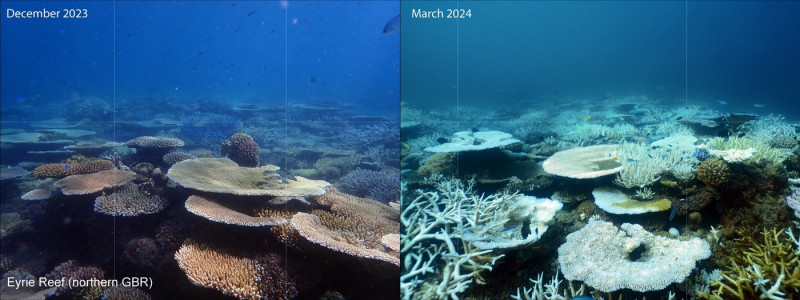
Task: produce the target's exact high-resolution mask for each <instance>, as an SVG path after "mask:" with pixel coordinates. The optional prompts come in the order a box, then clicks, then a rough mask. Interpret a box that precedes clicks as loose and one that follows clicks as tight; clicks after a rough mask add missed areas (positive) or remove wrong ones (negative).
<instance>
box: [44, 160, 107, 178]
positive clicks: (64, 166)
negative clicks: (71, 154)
mask: <svg viewBox="0 0 800 300" xmlns="http://www.w3.org/2000/svg"><path fill="white" fill-rule="evenodd" d="M112 168H114V163H113V162H111V161H110V160H104V159H94V160H88V161H84V162H76V163H69V164H68V163H57V164H44V165H41V166H38V167H36V169H33V175H36V177H56V178H59V177H64V176H69V175H77V174H87V173H95V172H99V171H105V170H111V169H112Z"/></svg>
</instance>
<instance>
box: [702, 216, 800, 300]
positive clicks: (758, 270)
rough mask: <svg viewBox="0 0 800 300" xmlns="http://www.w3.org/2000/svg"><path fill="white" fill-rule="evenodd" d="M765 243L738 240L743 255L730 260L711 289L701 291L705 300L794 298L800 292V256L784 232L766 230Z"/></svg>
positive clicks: (746, 239)
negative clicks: (720, 277) (769, 295)
mask: <svg viewBox="0 0 800 300" xmlns="http://www.w3.org/2000/svg"><path fill="white" fill-rule="evenodd" d="M762 235H763V236H764V239H763V242H759V241H757V240H756V239H754V238H753V237H751V236H745V237H743V238H739V239H737V240H736V241H735V246H734V247H736V248H739V249H743V251H741V252H740V253H741V255H735V256H732V257H731V258H730V260H731V264H730V267H728V268H727V269H726V270H724V271H721V272H720V273H721V274H722V279H721V280H719V281H717V280H714V281H712V282H711V289H710V291H707V292H700V293H699V296H700V297H702V298H704V299H758V298H761V299H765V298H767V296H768V294H772V295H781V294H782V296H781V297H786V299H795V297H797V296H800V293H798V292H797V290H796V289H795V288H794V287H797V286H800V268H798V267H799V266H800V256H798V251H797V249H795V246H794V245H793V244H792V242H791V241H790V240H789V239H788V238H787V237H786V236H784V232H783V231H780V230H777V229H773V230H766V229H765V230H764V231H763V232H762Z"/></svg>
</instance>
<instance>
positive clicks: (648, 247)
mask: <svg viewBox="0 0 800 300" xmlns="http://www.w3.org/2000/svg"><path fill="white" fill-rule="evenodd" d="M586 245H591V247H587V246H586ZM633 252H636V253H641V256H640V257H635V255H632V253H633ZM710 255H711V250H710V249H709V246H708V243H706V242H705V241H703V240H700V239H698V238H692V239H691V240H688V241H680V240H677V239H671V238H666V237H661V236H655V235H653V234H652V233H650V232H647V231H646V230H644V228H642V226H640V225H637V224H629V223H624V224H622V226H620V227H619V228H617V227H616V226H614V224H612V223H610V222H605V221H591V222H589V223H588V224H586V226H584V227H583V228H581V229H580V230H578V231H576V232H573V233H571V234H569V235H568V236H567V241H566V242H565V243H564V244H563V245H561V247H559V248H558V261H559V264H560V265H561V272H562V273H563V274H564V278H566V279H567V280H581V281H583V282H585V283H586V285H588V286H590V287H593V288H595V289H597V290H600V291H603V292H613V291H616V290H620V289H625V288H627V289H631V290H634V291H637V292H647V291H656V290H661V289H664V288H666V287H667V286H668V285H670V284H671V283H673V282H683V280H684V279H685V278H686V277H687V276H689V273H691V271H692V270H693V269H694V268H695V264H696V263H697V261H698V260H701V259H706V258H708V257H709V256H710ZM632 256H634V257H632Z"/></svg>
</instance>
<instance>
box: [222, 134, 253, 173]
mask: <svg viewBox="0 0 800 300" xmlns="http://www.w3.org/2000/svg"><path fill="white" fill-rule="evenodd" d="M221 151H222V155H226V154H227V155H228V158H230V159H231V160H232V161H234V162H236V163H237V164H239V165H240V166H243V167H258V144H257V143H256V141H254V140H253V138H252V137H251V136H250V135H248V134H246V133H236V134H234V135H232V136H231V138H230V139H229V140H226V141H225V142H224V143H222V150H221Z"/></svg>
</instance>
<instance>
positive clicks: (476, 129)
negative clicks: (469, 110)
mask: <svg viewBox="0 0 800 300" xmlns="http://www.w3.org/2000/svg"><path fill="white" fill-rule="evenodd" d="M478 131H480V130H479V129H478V128H475V127H472V132H478Z"/></svg>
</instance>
